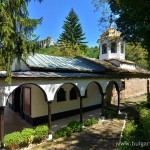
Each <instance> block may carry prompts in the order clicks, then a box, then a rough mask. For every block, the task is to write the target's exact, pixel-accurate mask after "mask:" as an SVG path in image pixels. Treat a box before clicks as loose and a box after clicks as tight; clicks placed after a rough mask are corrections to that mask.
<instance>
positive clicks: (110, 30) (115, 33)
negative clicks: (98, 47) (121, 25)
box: [100, 15, 121, 39]
mask: <svg viewBox="0 0 150 150" xmlns="http://www.w3.org/2000/svg"><path fill="white" fill-rule="evenodd" d="M112 24H113V19H112V15H111V16H110V26H109V28H108V29H107V30H106V31H105V32H104V33H103V34H102V35H101V37H100V39H107V38H109V37H120V34H121V32H120V31H117V30H116V29H115V28H114V27H113V25H112Z"/></svg>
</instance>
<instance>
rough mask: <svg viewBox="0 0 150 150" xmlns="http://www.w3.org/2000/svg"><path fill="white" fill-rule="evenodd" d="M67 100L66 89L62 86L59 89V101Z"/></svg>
mask: <svg viewBox="0 0 150 150" xmlns="http://www.w3.org/2000/svg"><path fill="white" fill-rule="evenodd" d="M64 101H66V91H65V90H64V89H63V88H60V89H59V90H58V91H57V102H64Z"/></svg>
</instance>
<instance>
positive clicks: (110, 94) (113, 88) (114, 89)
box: [104, 81, 119, 106]
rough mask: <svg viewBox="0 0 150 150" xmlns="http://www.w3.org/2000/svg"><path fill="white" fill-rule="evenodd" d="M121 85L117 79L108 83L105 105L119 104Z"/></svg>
mask: <svg viewBox="0 0 150 150" xmlns="http://www.w3.org/2000/svg"><path fill="white" fill-rule="evenodd" d="M118 94H119V86H118V84H117V83H116V82H115V81H111V82H109V83H108V85H107V88H106V95H105V100H104V105H105V106H112V105H114V106H118Z"/></svg>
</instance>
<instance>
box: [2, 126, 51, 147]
mask: <svg viewBox="0 0 150 150" xmlns="http://www.w3.org/2000/svg"><path fill="white" fill-rule="evenodd" d="M48 131H49V129H48V127H47V126H46V125H42V126H38V127H36V129H31V128H25V129H23V130H22V132H13V133H11V134H7V135H5V136H4V140H3V143H4V146H5V147H7V148H10V149H18V148H22V147H25V146H28V145H29V144H30V143H39V142H41V141H42V140H45V139H46V137H47V135H48Z"/></svg>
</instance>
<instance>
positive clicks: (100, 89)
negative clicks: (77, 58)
mask: <svg viewBox="0 0 150 150" xmlns="http://www.w3.org/2000/svg"><path fill="white" fill-rule="evenodd" d="M92 83H95V84H96V85H97V86H98V89H99V92H100V93H101V94H102V93H103V89H102V86H101V85H100V84H99V83H98V82H96V81H92V82H90V83H89V84H88V85H87V87H86V90H85V97H86V96H87V89H88V87H89V86H90V85H91V84H92Z"/></svg>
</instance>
